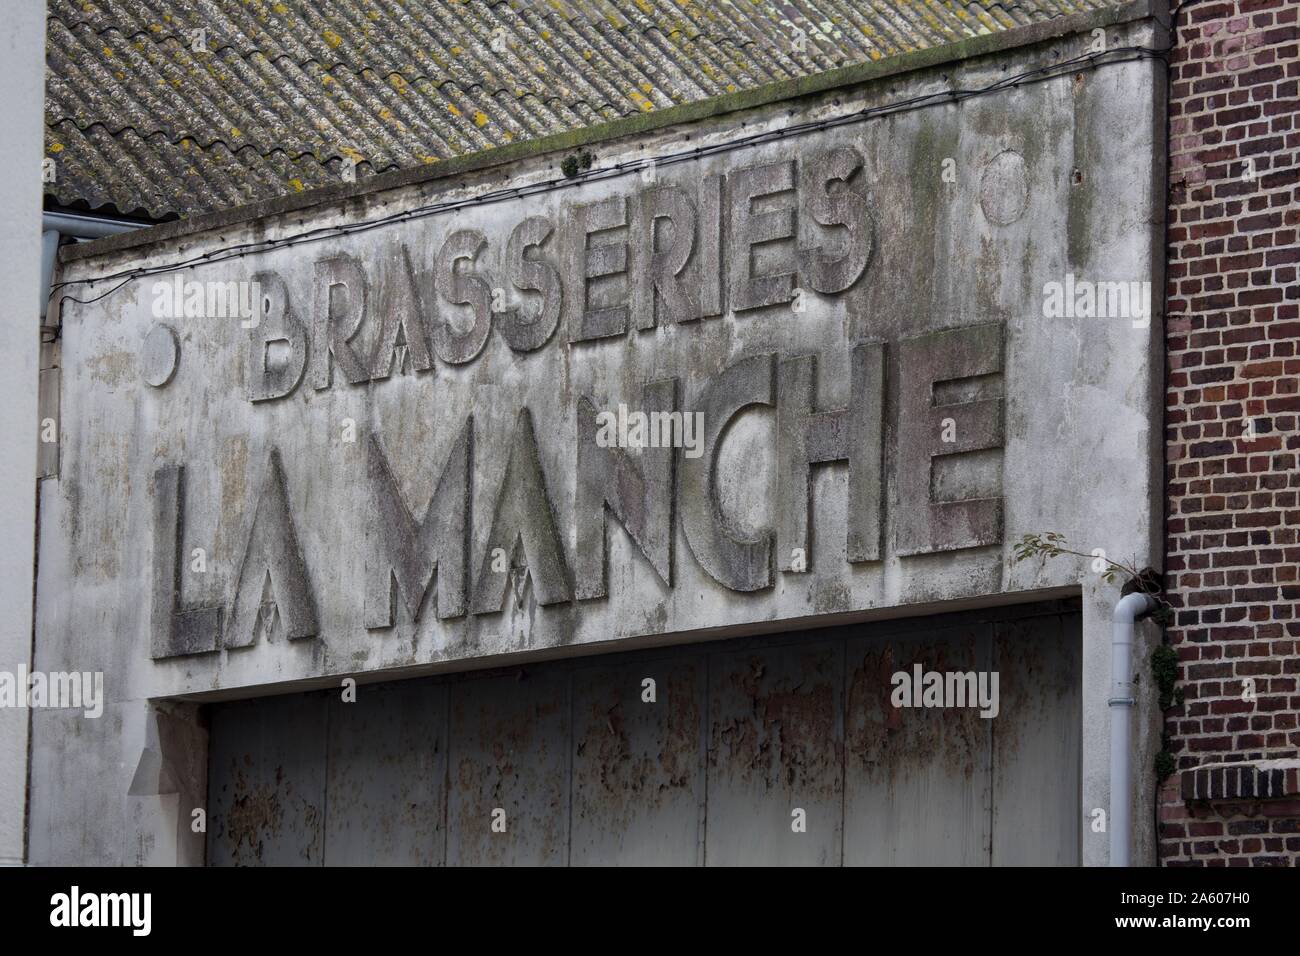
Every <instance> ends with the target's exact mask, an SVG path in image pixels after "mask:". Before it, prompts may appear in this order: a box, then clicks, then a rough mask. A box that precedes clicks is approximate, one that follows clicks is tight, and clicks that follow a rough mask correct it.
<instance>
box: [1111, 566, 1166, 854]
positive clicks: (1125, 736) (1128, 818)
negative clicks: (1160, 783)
mask: <svg viewBox="0 0 1300 956" xmlns="http://www.w3.org/2000/svg"><path fill="white" fill-rule="evenodd" d="M1155 608H1156V602H1155V600H1154V599H1153V598H1152V597H1151V596H1150V595H1149V594H1143V593H1141V592H1139V591H1135V592H1133V593H1132V594H1126V595H1124V597H1122V598H1120V599H1119V603H1118V604H1116V605H1115V614H1114V616H1113V617H1112V621H1113V626H1112V630H1111V639H1110V676H1111V684H1110V865H1111V866H1129V865H1131V864H1130V859H1131V853H1132V846H1133V833H1132V830H1133V820H1132V818H1133V813H1132V806H1131V797H1132V789H1133V788H1132V779H1133V775H1132V770H1133V767H1132V759H1131V758H1132V740H1133V703H1134V701H1133V624H1134V622H1135V621H1136V620H1137V619H1138V618H1139V617H1141V616H1142V615H1143V614H1146V613H1147V612H1148V611H1154V610H1155Z"/></svg>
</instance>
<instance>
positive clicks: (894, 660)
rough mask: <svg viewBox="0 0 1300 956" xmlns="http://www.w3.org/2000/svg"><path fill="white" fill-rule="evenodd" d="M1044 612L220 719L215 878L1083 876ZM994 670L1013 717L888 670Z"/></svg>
mask: <svg viewBox="0 0 1300 956" xmlns="http://www.w3.org/2000/svg"><path fill="white" fill-rule="evenodd" d="M1080 634H1081V630H1080V619H1079V614H1078V610H1077V604H1073V603H1068V602H1067V603H1054V604H1052V605H1047V606H1044V605H1035V606H1029V607H1024V608H1018V609H1002V610H1000V611H996V612H982V613H974V614H966V615H948V616H945V617H942V618H932V619H927V620H921V621H905V622H889V623H886V624H874V625H859V626H852V627H843V628H836V629H830V630H820V631H806V632H801V633H795V634H785V635H780V636H776V637H765V638H750V639H744V640H738V641H728V642H725V643H721V644H707V645H690V646H684V647H677V648H669V649H661V650H658V651H646V652H633V653H624V654H612V655H604V656H598V657H591V658H585V659H580V660H574V661H563V662H552V663H539V664H530V665H525V666H520V667H514V668H510V669H508V670H497V671H492V672H481V673H474V674H468V675H453V676H448V677H440V678H426V679H418V680H408V681H401V682H393V683H390V684H383V685H362V686H360V687H359V688H358V689H357V699H356V701H355V702H344V701H342V700H341V699H340V698H341V694H340V693H339V692H338V691H329V692H316V693H310V694H295V695H288V696H283V697H272V698H262V699H258V700H249V701H239V702H234V703H223V704H217V705H213V706H212V707H211V708H210V721H211V725H210V729H211V746H210V751H209V755H210V756H209V759H210V768H209V787H210V794H209V811H210V813H209V828H208V862H209V864H212V865H230V864H280V863H304V864H324V865H346V864H362V863H380V864H419V865H436V864H448V865H491V864H512V863H513V864H533V865H551V864H614V863H622V864H678V865H683V864H684V865H695V864H709V865H729V864H805V865H835V864H886V865H888V864H953V865H958V864H961V865H983V866H987V865H1000V864H1002V865H1004V864H1029V863H1038V864H1062V865H1073V864H1077V863H1078V862H1079V834H1080V821H1081V820H1082V811H1081V809H1080V806H1079V790H1080V779H1079V737H1080V710H1079V701H1080ZM916 664H920V665H922V669H923V670H924V671H938V672H972V673H974V672H984V673H990V672H996V673H997V674H998V678H999V684H998V687H999V692H998V698H999V706H998V714H997V716H995V717H992V718H984V717H981V716H980V714H979V712H978V709H977V708H974V707H965V708H962V707H916V708H910V707H897V706H895V705H894V702H893V701H891V691H892V690H893V685H892V676H893V675H894V674H897V673H899V672H904V671H910V669H912V668H913V666H914V665H916Z"/></svg>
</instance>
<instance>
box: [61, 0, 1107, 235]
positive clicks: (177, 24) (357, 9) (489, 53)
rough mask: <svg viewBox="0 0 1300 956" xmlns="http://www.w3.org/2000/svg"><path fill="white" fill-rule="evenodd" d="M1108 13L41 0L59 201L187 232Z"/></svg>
mask: <svg viewBox="0 0 1300 956" xmlns="http://www.w3.org/2000/svg"><path fill="white" fill-rule="evenodd" d="M1115 2H1116V0H1006V2H1005V3H1003V2H992V0H977V2H967V3H959V2H955V0H787V2H769V0H709V2H695V0H495V2H489V0H81V2H78V0H49V3H48V21H47V40H46V65H47V72H46V98H45V111H46V112H45V122H46V155H47V157H50V158H52V159H54V171H55V181H54V182H53V183H49V184H47V186H46V191H47V195H48V196H49V197H51V198H52V200H53V201H54V202H56V203H57V204H59V205H62V206H71V207H83V208H84V207H89V208H90V209H98V210H104V211H114V212H118V213H122V214H126V215H137V216H145V217H148V218H152V219H162V218H170V217H172V216H182V217H183V216H188V215H192V214H196V213H203V212H211V211H215V210H218V209H225V208H228V207H231V206H239V205H244V204H246V203H250V202H256V201H258V200H262V199H267V198H271V197H274V196H279V195H282V194H285V193H290V192H298V191H302V190H306V189H311V188H314V187H317V186H323V185H327V184H333V183H338V182H339V181H340V180H341V179H343V177H344V175H345V165H353V164H355V165H354V167H353V168H354V169H355V174H356V176H357V178H362V177H365V176H370V175H375V174H376V173H381V172H387V171H389V170H394V169H406V168H409V167H413V166H418V165H420V164H422V163H434V162H437V161H438V160H440V159H445V158H448V157H452V156H460V155H464V154H467V153H474V152H478V151H480V150H484V149H488V148H490V147H493V146H498V145H503V144H506V143H511V142H517V141H519V140H527V139H534V138H537V137H541V136H546V135H549V134H552V133H559V132H564V131H568V130H572V129H576V128H580V127H584V126H590V125H595V124H599V123H602V122H606V121H609V120H615V119H618V118H620V117H624V116H628V115H632V114H636V113H640V112H650V111H653V110H657V109H664V108H667V107H671V106H676V105H678V104H681V103H686V102H690V101H694V100H701V99H706V98H708V97H713V96H721V95H725V94H728V93H733V92H737V91H740V90H747V89H751V88H754V87H758V86H762V85H764V84H767V83H772V82H776V81H780V80H788V79H792V78H797V77H804V76H810V75H813V74H816V73H821V72H824V71H827V70H831V69H835V68H837V67H842V66H847V65H850V64H853V63H859V62H863V61H868V60H879V59H883V58H885V57H891V56H898V55H900V54H903V53H909V52H912V51H915V50H921V49H926V48H928V47H934V46H940V45H943V44H947V43H952V42H956V41H958V40H961V39H965V38H967V37H972V36H978V35H980V34H986V33H995V32H998V31H1002V30H1007V29H1011V28H1014V27H1016V26H1021V25H1025V24H1029V23H1034V22H1037V21H1040V20H1047V19H1051V18H1053V17H1058V16H1064V15H1067V14H1071V13H1078V12H1082V11H1086V10H1091V9H1096V8H1100V7H1104V6H1109V5H1114V4H1115Z"/></svg>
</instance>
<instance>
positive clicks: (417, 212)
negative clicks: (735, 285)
mask: <svg viewBox="0 0 1300 956" xmlns="http://www.w3.org/2000/svg"><path fill="white" fill-rule="evenodd" d="M1168 52H1169V48H1165V49H1162V50H1157V49H1152V48H1150V47H1141V46H1129V47H1116V48H1115V49H1113V50H1107V51H1105V52H1101V53H1085V54H1083V55H1081V56H1077V57H1074V58H1072V59H1069V60H1062V61H1060V62H1058V63H1050V64H1046V65H1044V66H1040V67H1036V68H1034V69H1032V70H1026V71H1025V72H1023V73H1018V74H1015V75H1013V76H1008V77H1003V78H1002V79H1000V80H998V81H996V82H994V83H991V84H989V85H988V86H984V87H978V88H975V89H950V90H943V91H941V92H937V93H925V94H920V95H917V96H913V97H909V98H908V99H905V100H899V101H896V102H893V103H889V104H886V105H884V106H873V107H864V108H863V109H861V110H858V111H856V112H854V113H847V114H844V115H842V116H835V117H831V118H829V119H824V120H809V121H807V122H804V123H796V124H794V125H792V126H786V127H782V128H781V129H779V130H769V131H767V132H763V133H753V134H751V135H749V136H743V137H740V138H739V139H735V140H731V141H729V142H726V143H716V144H712V145H708V146H695V147H692V148H690V149H685V150H681V151H680V152H676V153H670V154H668V155H667V156H661V157H653V158H650V159H642V160H630V161H628V162H623V163H618V164H616V165H614V166H610V167H606V168H604V169H593V170H589V171H585V172H581V173H579V174H578V175H576V176H566V177H564V178H562V179H548V180H544V181H542V182H538V183H533V184H531V185H527V186H507V187H502V188H501V189H495V190H491V191H489V192H485V193H481V194H479V195H477V196H474V197H472V198H467V199H455V200H448V201H446V202H440V203H430V204H428V205H425V206H418V207H415V208H414V209H408V210H405V211H403V212H400V213H393V214H391V215H388V216H381V217H379V218H377V219H369V220H365V221H362V222H356V223H349V224H345V225H338V226H322V227H320V228H319V229H311V230H308V231H307V232H303V233H299V234H298V235H295V236H289V237H286V238H283V239H265V240H261V241H258V242H248V243H241V244H239V245H234V246H227V247H225V248H222V249H216V250H212V251H209V252H206V253H203V254H202V255H197V256H194V257H192V258H190V259H185V260H182V261H180V262H174V263H170V264H167V265H159V266H149V267H142V268H136V269H126V270H123V271H121V272H114V273H109V274H106V275H101V276H96V277H94V278H90V279H72V280H68V281H65V282H56V283H53V284H52V285H51V286H50V293H49V299H53V297H54V295H55V293H56V292H58V290H60V289H62V288H65V287H68V286H74V285H93V284H95V283H97V282H108V281H111V280H113V279H121V280H122V281H121V282H119V283H118V284H117V285H115V286H113V287H112V288H110V289H108V290H107V291H105V292H103V293H100V294H99V295H96V296H94V297H92V298H88V299H79V298H77V297H76V296H72V295H64V296H61V297H60V301H59V314H60V322H59V324H58V326H57V327H56V328H61V327H62V320H61V319H62V312H63V308H62V303H63V301H64V300H65V299H66V300H70V301H72V302H76V303H78V304H80V305H89V304H90V303H93V302H98V301H99V300H101V299H103V298H106V297H108V296H110V295H112V294H113V293H114V292H116V291H117V290H118V289H120V288H122V287H123V286H124V285H126V284H127V283H128V282H130V281H131V280H133V279H141V278H145V277H147V276H151V275H160V274H163V273H168V272H178V271H180V270H182V269H185V268H188V267H189V266H192V265H195V264H196V263H213V262H224V261H226V260H227V259H233V258H237V257H241V256H244V255H247V254H248V253H250V252H265V251H268V250H271V249H283V248H291V247H293V246H295V245H299V244H306V243H309V242H318V241H320V240H322V239H331V238H336V237H339V236H349V235H354V234H357V233H362V232H368V231H369V230H371V229H378V228H381V227H383V226H388V225H391V224H393V223H395V222H402V221H408V220H411V219H423V218H426V217H428V216H433V215H437V214H439V213H443V212H448V211H454V210H457V209H463V208H466V207H469V206H486V205H493V204H495V203H498V202H505V201H508V200H512V199H518V198H521V197H524V196H533V195H538V194H541V193H546V192H552V191H554V190H557V189H566V188H570V187H573V186H579V185H583V184H586V183H590V182H601V181H603V180H606V179H616V178H619V177H622V176H625V175H628V174H629V173H633V172H639V171H641V170H643V169H647V168H650V167H655V168H659V167H665V166H675V165H677V164H678V163H684V162H692V161H694V160H697V159H699V158H701V157H703V156H716V155H721V154H724V153H729V152H732V151H735V150H739V149H747V148H749V147H752V146H759V145H763V144H765V143H769V142H775V141H777V140H780V139H784V138H786V137H787V136H801V135H804V134H805V133H812V132H821V131H822V130H827V129H836V128H838V127H841V126H848V125H851V124H856V123H862V122H866V121H867V120H871V119H876V118H878V117H881V116H890V115H893V114H895V113H902V112H908V111H910V110H914V109H919V108H921V107H922V106H927V105H931V104H933V103H937V102H961V101H962V100H966V99H971V98H972V97H976V96H986V95H988V94H990V93H996V92H1000V91H1002V90H1005V89H1008V88H1011V87H1017V86H1019V85H1020V84H1021V83H1024V82H1027V81H1033V80H1038V79H1051V78H1054V77H1056V76H1058V75H1063V74H1065V73H1069V72H1071V71H1072V70H1073V69H1074V68H1075V67H1076V66H1080V65H1083V64H1084V63H1086V64H1088V66H1089V67H1091V68H1093V69H1095V68H1096V67H1097V66H1098V65H1099V63H1098V61H1103V62H1104V63H1105V64H1112V63H1130V62H1134V61H1137V60H1163V59H1165V56H1166V54H1167V53H1168ZM1120 54H1123V55H1122V56H1121V55H1120ZM56 337H57V334H56Z"/></svg>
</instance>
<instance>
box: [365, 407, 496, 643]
mask: <svg viewBox="0 0 1300 956" xmlns="http://www.w3.org/2000/svg"><path fill="white" fill-rule="evenodd" d="M473 440H474V419H473V418H470V419H469V420H467V421H466V423H465V427H464V428H462V429H461V432H460V435H459V436H458V437H457V438H456V442H455V444H453V445H452V448H451V454H450V455H449V456H448V457H447V462H446V464H445V465H444V466H443V469H442V473H441V474H440V475H439V476H438V485H437V488H436V490H435V491H434V493H433V498H432V499H431V500H430V502H429V506H428V508H427V509H426V510H425V513H424V518H423V520H421V521H420V522H418V523H417V522H416V520H415V518H414V517H412V515H411V512H410V509H408V508H407V507H406V502H405V501H404V500H403V498H402V492H401V490H400V489H399V488H398V486H397V479H396V478H395V477H394V476H393V470H392V468H391V467H390V466H389V464H388V458H387V457H386V456H385V455H384V451H383V449H382V448H381V447H380V445H379V440H378V439H377V438H376V437H375V436H374V435H373V434H372V435H371V436H370V445H369V462H368V469H367V470H368V473H369V476H370V491H371V496H372V497H373V499H374V507H373V509H372V511H371V524H370V534H369V539H370V540H369V554H368V556H367V560H366V627H367V628H369V629H371V630H375V629H379V628H386V627H392V626H393V620H394V613H395V611H396V606H397V600H396V599H397V592H398V591H400V592H401V594H402V598H403V600H404V601H405V603H406V608H407V610H408V611H409V612H410V615H411V620H412V621H416V620H419V616H420V607H421V605H422V604H423V603H424V595H425V592H426V591H427V590H428V589H429V582H430V581H431V580H432V579H433V572H434V571H435V570H437V572H438V617H440V618H443V617H459V616H460V615H462V614H464V613H465V579H466V575H467V571H468V564H467V556H468V553H469V549H468V547H467V541H466V535H467V534H468V529H469V525H468V522H467V516H468V514H469V459H470V446H471V444H472V443H473Z"/></svg>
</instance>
